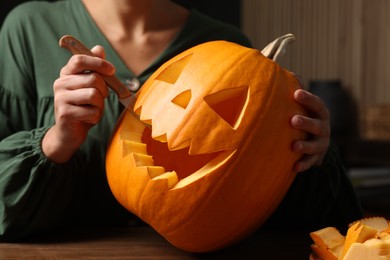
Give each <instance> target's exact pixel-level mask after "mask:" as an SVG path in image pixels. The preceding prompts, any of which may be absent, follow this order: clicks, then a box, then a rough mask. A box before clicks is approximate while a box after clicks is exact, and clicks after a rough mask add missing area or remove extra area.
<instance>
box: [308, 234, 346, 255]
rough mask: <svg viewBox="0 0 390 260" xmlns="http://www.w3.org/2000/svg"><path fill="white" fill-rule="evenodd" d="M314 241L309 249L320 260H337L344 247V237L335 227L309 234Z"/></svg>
mask: <svg viewBox="0 0 390 260" xmlns="http://www.w3.org/2000/svg"><path fill="white" fill-rule="evenodd" d="M310 237H311V238H312V239H313V241H314V243H315V244H314V245H311V249H312V250H313V251H314V252H315V253H316V255H317V256H318V257H320V258H322V259H327V260H337V259H338V256H339V255H340V253H341V251H342V248H343V246H344V242H345V237H344V236H343V235H342V234H341V233H340V232H339V230H337V229H336V228H335V227H326V228H323V229H320V230H318V231H314V232H311V233H310Z"/></svg>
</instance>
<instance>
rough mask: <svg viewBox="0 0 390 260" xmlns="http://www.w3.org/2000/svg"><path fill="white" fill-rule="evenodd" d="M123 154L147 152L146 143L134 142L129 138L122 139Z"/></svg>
mask: <svg viewBox="0 0 390 260" xmlns="http://www.w3.org/2000/svg"><path fill="white" fill-rule="evenodd" d="M122 146H123V156H126V155H128V154H130V153H139V154H148V152H147V149H146V144H144V143H139V142H134V141H131V140H123V144H122Z"/></svg>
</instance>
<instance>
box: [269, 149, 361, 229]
mask: <svg viewBox="0 0 390 260" xmlns="http://www.w3.org/2000/svg"><path fill="white" fill-rule="evenodd" d="M362 217H363V212H362V208H361V205H360V203H359V200H358V198H357V196H356V193H355V189H354V187H353V186H352V183H351V181H350V179H349V176H348V174H347V172H346V169H345V167H344V165H343V163H342V161H341V159H340V156H339V154H338V150H337V147H336V146H335V145H334V143H332V142H331V144H330V147H329V150H328V153H327V155H326V157H325V160H324V163H323V165H322V166H320V167H313V168H311V169H309V170H308V171H305V172H302V173H298V175H297V178H296V179H295V181H294V182H293V184H292V186H291V188H290V190H289V191H288V193H287V195H286V196H285V198H284V200H283V201H282V203H281V204H280V205H279V207H278V209H277V210H276V211H275V212H274V214H273V215H272V216H271V218H270V219H269V220H268V223H267V224H266V225H265V226H266V227H267V226H268V227H272V228H276V227H280V228H289V229H294V228H295V229H300V230H306V231H314V230H318V229H321V228H324V227H327V226H334V227H337V228H338V229H340V230H344V231H345V230H346V229H347V228H348V224H349V223H351V222H352V221H355V220H357V219H360V218H362Z"/></svg>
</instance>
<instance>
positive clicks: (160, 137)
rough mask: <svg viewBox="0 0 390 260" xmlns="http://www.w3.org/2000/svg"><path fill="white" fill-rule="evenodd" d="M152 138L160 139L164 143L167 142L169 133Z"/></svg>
mask: <svg viewBox="0 0 390 260" xmlns="http://www.w3.org/2000/svg"><path fill="white" fill-rule="evenodd" d="M152 138H153V139H154V140H157V141H160V142H162V143H166V142H167V134H163V135H160V136H152Z"/></svg>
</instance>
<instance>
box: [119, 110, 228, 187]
mask: <svg viewBox="0 0 390 260" xmlns="http://www.w3.org/2000/svg"><path fill="white" fill-rule="evenodd" d="M128 118H131V122H126V126H127V127H126V132H127V133H123V134H122V140H123V153H124V154H123V155H124V156H127V155H129V154H132V156H133V157H134V162H135V166H136V167H147V168H148V172H149V176H150V177H151V178H152V179H155V178H159V179H161V178H167V179H168V183H169V188H179V187H183V186H186V185H188V184H189V183H192V182H193V181H195V180H197V179H199V178H201V177H203V176H205V175H207V174H209V173H210V172H212V171H213V170H214V169H216V168H220V167H221V166H222V165H224V164H225V162H226V161H227V160H228V159H229V158H230V157H231V156H232V155H233V154H234V151H235V150H234V151H233V150H227V151H220V152H214V153H208V154H199V155H189V153H188V151H189V148H190V147H189V146H188V147H185V148H182V149H180V150H175V151H171V150H169V149H168V145H167V143H164V142H160V141H158V140H155V139H153V138H152V137H151V127H152V126H151V127H146V126H145V124H144V123H142V122H141V121H140V120H139V119H137V118H135V116H134V115H132V114H131V115H130V116H129V117H128ZM129 127H130V128H131V129H130V128H129ZM129 132H130V133H131V134H128V133H129Z"/></svg>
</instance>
